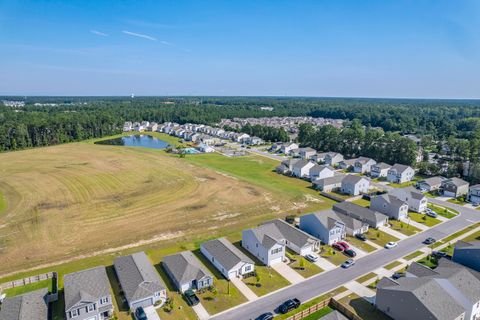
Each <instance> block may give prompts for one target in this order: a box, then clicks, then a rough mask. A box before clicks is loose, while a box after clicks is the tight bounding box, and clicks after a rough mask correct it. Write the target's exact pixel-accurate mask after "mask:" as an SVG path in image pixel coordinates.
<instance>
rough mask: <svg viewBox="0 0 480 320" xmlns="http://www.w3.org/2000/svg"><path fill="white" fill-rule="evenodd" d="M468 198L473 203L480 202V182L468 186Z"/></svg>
mask: <svg viewBox="0 0 480 320" xmlns="http://www.w3.org/2000/svg"><path fill="white" fill-rule="evenodd" d="M467 200H468V201H469V202H471V203H480V184H476V185H473V186H470V187H469V188H468V195H467Z"/></svg>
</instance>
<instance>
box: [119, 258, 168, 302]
mask: <svg viewBox="0 0 480 320" xmlns="http://www.w3.org/2000/svg"><path fill="white" fill-rule="evenodd" d="M114 266H115V271H116V272H117V276H118V279H119V280H120V284H121V286H122V289H123V292H124V293H125V297H126V298H127V300H128V301H129V302H131V301H136V300H139V299H142V298H148V297H150V296H151V295H153V294H154V293H155V292H158V291H162V290H165V284H164V283H163V281H162V280H161V279H160V277H159V275H158V273H157V271H156V270H155V269H154V268H153V266H152V264H151V263H150V261H149V260H148V258H147V255H146V254H145V253H144V252H137V253H134V254H132V255H129V256H124V257H118V258H116V259H115V262H114Z"/></svg>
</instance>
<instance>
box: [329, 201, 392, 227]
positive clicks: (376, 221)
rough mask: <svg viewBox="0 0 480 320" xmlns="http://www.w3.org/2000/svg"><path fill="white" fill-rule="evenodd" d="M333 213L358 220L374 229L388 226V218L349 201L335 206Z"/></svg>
mask: <svg viewBox="0 0 480 320" xmlns="http://www.w3.org/2000/svg"><path fill="white" fill-rule="evenodd" d="M333 211H335V212H336V213H338V214H343V215H346V216H349V217H352V218H354V219H357V220H359V221H361V222H363V223H366V224H368V225H369V226H370V227H372V228H379V227H381V226H385V225H387V224H388V216H386V215H384V214H383V213H380V212H378V211H375V210H372V209H369V208H365V207H362V206H359V205H358V204H355V203H352V202H348V201H343V202H339V203H336V204H334V205H333Z"/></svg>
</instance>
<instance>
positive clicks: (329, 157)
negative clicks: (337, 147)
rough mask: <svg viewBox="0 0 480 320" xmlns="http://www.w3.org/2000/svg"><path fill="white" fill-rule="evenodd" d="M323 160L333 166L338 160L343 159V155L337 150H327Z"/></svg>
mask: <svg viewBox="0 0 480 320" xmlns="http://www.w3.org/2000/svg"><path fill="white" fill-rule="evenodd" d="M324 161H325V164H328V165H329V166H332V167H333V166H335V165H336V164H337V163H339V162H340V161H343V155H341V154H340V153H337V152H329V153H327V154H326V155H325V158H324Z"/></svg>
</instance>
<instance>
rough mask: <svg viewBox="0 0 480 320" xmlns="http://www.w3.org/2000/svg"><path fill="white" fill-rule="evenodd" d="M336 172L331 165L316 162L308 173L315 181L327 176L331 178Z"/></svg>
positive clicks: (311, 179)
mask: <svg viewBox="0 0 480 320" xmlns="http://www.w3.org/2000/svg"><path fill="white" fill-rule="evenodd" d="M334 174H335V169H333V168H332V167H329V166H321V165H318V164H315V165H314V166H312V167H311V168H310V171H309V172H308V175H309V177H310V181H315V180H318V179H325V178H330V177H333V176H334Z"/></svg>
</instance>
